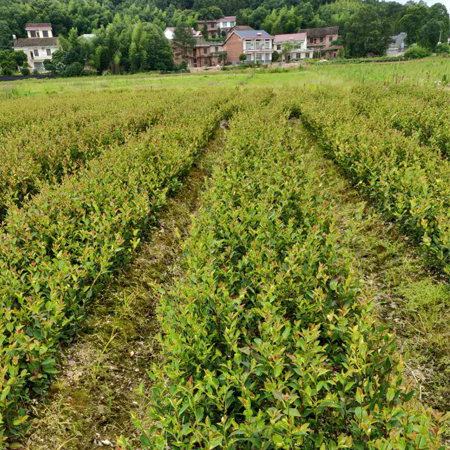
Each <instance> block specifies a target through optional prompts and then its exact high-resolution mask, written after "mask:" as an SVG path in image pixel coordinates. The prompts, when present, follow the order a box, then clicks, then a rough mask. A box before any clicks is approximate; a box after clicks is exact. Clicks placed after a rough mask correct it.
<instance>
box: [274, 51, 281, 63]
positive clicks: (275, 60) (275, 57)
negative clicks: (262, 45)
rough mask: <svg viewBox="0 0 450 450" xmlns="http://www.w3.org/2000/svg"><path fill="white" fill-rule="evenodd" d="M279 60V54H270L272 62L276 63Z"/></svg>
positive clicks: (275, 52)
mask: <svg viewBox="0 0 450 450" xmlns="http://www.w3.org/2000/svg"><path fill="white" fill-rule="evenodd" d="M279 59H280V54H279V53H278V52H277V51H276V50H274V52H273V53H272V62H277V61H278V60H279Z"/></svg>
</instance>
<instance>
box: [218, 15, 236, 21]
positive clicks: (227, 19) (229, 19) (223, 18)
mask: <svg viewBox="0 0 450 450" xmlns="http://www.w3.org/2000/svg"><path fill="white" fill-rule="evenodd" d="M234 20H236V16H226V17H222V18H221V19H219V20H218V22H232V21H234Z"/></svg>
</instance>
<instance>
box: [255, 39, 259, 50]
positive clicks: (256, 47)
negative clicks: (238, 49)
mask: <svg viewBox="0 0 450 450" xmlns="http://www.w3.org/2000/svg"><path fill="white" fill-rule="evenodd" d="M259 44H260V42H259V41H255V50H259Z"/></svg>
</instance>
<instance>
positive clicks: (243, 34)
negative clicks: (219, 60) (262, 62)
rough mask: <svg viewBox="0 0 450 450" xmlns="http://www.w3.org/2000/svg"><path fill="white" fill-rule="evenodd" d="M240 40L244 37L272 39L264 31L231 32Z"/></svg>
mask: <svg viewBox="0 0 450 450" xmlns="http://www.w3.org/2000/svg"><path fill="white" fill-rule="evenodd" d="M233 31H234V32H235V33H236V34H237V35H238V36H239V37H240V38H246V37H257V36H259V35H261V37H272V36H271V35H270V34H269V33H268V32H267V31H264V30H233Z"/></svg>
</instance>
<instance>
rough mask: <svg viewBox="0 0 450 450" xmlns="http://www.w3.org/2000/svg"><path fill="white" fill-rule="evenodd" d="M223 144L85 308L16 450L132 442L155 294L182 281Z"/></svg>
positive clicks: (87, 449)
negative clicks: (188, 240)
mask: <svg viewBox="0 0 450 450" xmlns="http://www.w3.org/2000/svg"><path fill="white" fill-rule="evenodd" d="M223 127H226V124H222V126H221V128H223ZM222 140H223V130H222V129H220V130H219V131H218V132H217V133H216V135H215V137H214V138H213V139H212V141H211V142H210V143H209V144H208V147H207V148H206V149H205V150H204V151H203V152H202V154H201V155H200V157H199V159H198V161H197V163H196V165H195V166H194V167H193V169H192V170H191V171H190V173H189V175H188V176H187V177H186V178H185V179H184V182H183V188H182V189H181V190H180V191H179V192H178V194H176V195H175V196H174V197H171V198H169V199H168V201H167V206H166V208H165V209H164V210H163V211H162V212H161V214H160V218H159V229H157V230H155V231H154V232H153V233H151V234H150V235H149V237H148V240H147V241H146V242H144V243H142V244H141V247H140V250H139V251H138V253H137V255H136V259H135V261H134V263H132V264H131V266H129V267H128V268H127V269H126V270H125V271H124V272H122V273H120V274H119V275H118V276H117V278H116V280H115V282H114V283H113V284H112V285H111V286H110V287H109V288H108V289H107V290H106V292H104V294H103V295H102V296H101V297H99V298H98V299H97V300H96V301H95V302H94V303H93V304H92V305H91V307H90V310H89V312H88V314H87V320H86V322H85V323H84V324H83V329H82V330H81V333H80V334H79V336H78V337H77V340H76V342H75V343H74V344H73V345H72V346H70V347H69V348H67V350H66V351H65V352H64V354H63V356H62V358H61V364H60V370H61V373H60V374H59V375H58V376H57V379H56V381H55V382H54V383H53V385H52V386H51V388H50V390H49V395H48V397H47V398H46V399H45V400H44V401H40V402H38V403H36V404H35V405H34V406H33V411H34V415H35V417H34V419H33V421H32V428H31V430H30V433H29V435H28V436H27V438H26V440H25V441H24V443H23V446H22V447H21V448H22V449H26V450H91V449H97V448H108V447H109V448H115V447H116V441H117V437H119V436H120V435H124V436H127V438H130V439H137V431H136V429H135V427H134V425H133V423H132V421H131V415H132V414H134V415H136V416H137V417H143V416H144V415H145V399H144V398H143V397H141V396H140V395H139V393H138V392H137V390H138V388H139V385H141V384H142V385H143V386H144V389H145V388H146V387H148V383H149V377H148V376H147V373H146V370H147V369H148V368H149V366H150V363H151V361H152V360H154V358H157V357H158V343H157V340H156V336H157V333H158V332H159V326H158V321H157V318H156V315H155V314H156V312H155V311H156V305H157V301H158V295H159V290H160V289H161V287H164V288H165V287H168V286H170V285H171V283H172V282H173V280H174V279H175V278H176V277H177V276H179V275H181V269H180V266H179V257H180V254H181V249H182V242H183V241H184V239H185V237H186V235H187V234H188V233H189V229H190V224H191V217H192V214H193V213H195V211H196V209H197V207H198V201H199V195H200V193H201V191H202V189H203V187H204V185H205V178H206V177H208V176H209V175H210V173H211V169H212V166H213V165H214V161H215V159H216V158H217V157H218V154H219V152H220V149H221V147H222Z"/></svg>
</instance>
